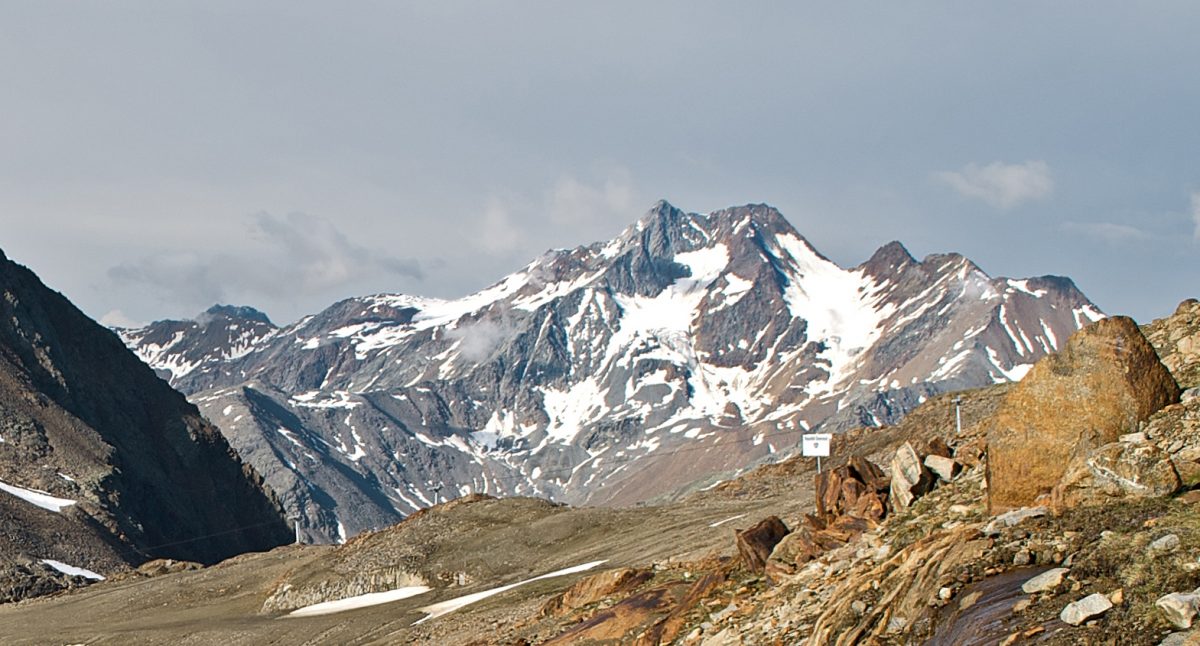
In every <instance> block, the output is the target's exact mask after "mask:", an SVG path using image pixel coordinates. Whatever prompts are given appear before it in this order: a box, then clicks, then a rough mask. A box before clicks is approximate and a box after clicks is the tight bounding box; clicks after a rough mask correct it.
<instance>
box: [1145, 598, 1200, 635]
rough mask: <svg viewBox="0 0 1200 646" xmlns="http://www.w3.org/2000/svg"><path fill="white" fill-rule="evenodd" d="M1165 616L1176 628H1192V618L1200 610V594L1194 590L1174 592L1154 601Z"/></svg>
mask: <svg viewBox="0 0 1200 646" xmlns="http://www.w3.org/2000/svg"><path fill="white" fill-rule="evenodd" d="M1154 605H1155V606H1158V609H1159V610H1161V611H1162V613H1163V616H1165V617H1166V619H1167V621H1169V622H1171V625H1173V626H1175V627H1176V628H1191V627H1192V619H1193V618H1195V616H1196V612H1197V610H1200V595H1197V594H1196V593H1194V592H1172V593H1171V594H1168V595H1165V596H1163V597H1160V598H1159V599H1158V601H1155V602H1154Z"/></svg>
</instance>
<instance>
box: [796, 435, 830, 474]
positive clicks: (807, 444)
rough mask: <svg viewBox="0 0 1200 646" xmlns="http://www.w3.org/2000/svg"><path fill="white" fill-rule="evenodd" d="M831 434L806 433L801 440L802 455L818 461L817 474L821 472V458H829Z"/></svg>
mask: <svg viewBox="0 0 1200 646" xmlns="http://www.w3.org/2000/svg"><path fill="white" fill-rule="evenodd" d="M832 440H833V435H832V434H830V433H805V434H804V435H803V436H801V439H800V453H801V454H802V455H803V456H804V457H808V458H816V459H817V473H820V472H821V458H823V457H826V458H827V457H829V443H830V442H831V441H832Z"/></svg>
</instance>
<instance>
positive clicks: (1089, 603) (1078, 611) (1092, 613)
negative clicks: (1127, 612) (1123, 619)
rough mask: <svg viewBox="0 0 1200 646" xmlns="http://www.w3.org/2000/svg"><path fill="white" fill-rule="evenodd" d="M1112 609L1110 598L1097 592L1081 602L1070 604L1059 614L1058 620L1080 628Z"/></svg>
mask: <svg viewBox="0 0 1200 646" xmlns="http://www.w3.org/2000/svg"><path fill="white" fill-rule="evenodd" d="M1112 607H1113V604H1112V602H1111V601H1109V600H1108V597H1106V596H1104V595H1103V594H1100V593H1099V592H1097V593H1095V594H1089V595H1088V596H1086V597H1084V598H1082V599H1080V600H1079V601H1075V602H1072V603H1068V604H1067V606H1066V607H1065V608H1063V609H1062V612H1060V613H1059V614H1058V618H1059V619H1062V620H1063V622H1064V623H1068V624H1071V625H1072V626H1078V625H1079V624H1082V623H1083V622H1085V621H1087V620H1089V619H1091V618H1093V617H1099V616H1100V615H1102V614H1104V613H1106V612H1108V611H1109V610H1110V609H1111V608H1112Z"/></svg>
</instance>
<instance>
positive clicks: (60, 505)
mask: <svg viewBox="0 0 1200 646" xmlns="http://www.w3.org/2000/svg"><path fill="white" fill-rule="evenodd" d="M0 490H2V491H7V492H8V493H10V494H12V495H14V496H16V497H18V498H20V499H21V500H24V501H25V502H27V503H30V504H32V505H37V506H38V507H41V508H42V509H45V510H47V511H53V512H55V513H62V510H63V509H65V508H67V507H70V506H71V505H74V504H75V502H76V501H74V500H71V499H69V498H57V497H55V496H51V495H50V494H48V493H46V492H45V491H38V490H36V489H26V488H24V487H18V486H16V485H10V484H8V483H6V482H0Z"/></svg>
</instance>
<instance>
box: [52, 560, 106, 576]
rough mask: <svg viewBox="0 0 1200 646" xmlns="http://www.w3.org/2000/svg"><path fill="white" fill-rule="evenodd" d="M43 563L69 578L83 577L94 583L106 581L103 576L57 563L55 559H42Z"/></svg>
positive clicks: (60, 562)
mask: <svg viewBox="0 0 1200 646" xmlns="http://www.w3.org/2000/svg"><path fill="white" fill-rule="evenodd" d="M42 563H45V564H46V565H49V566H50V567H52V568H54V569H56V570H58V571H59V572H62V573H63V574H66V575H68V576H81V577H84V578H87V579H91V580H93V581H103V580H104V576H103V575H100V574H96V573H95V572H93V571H91V570H88V569H86V568H81V567H75V566H74V565H67V564H66V563H63V562H62V561H55V560H54V559H42Z"/></svg>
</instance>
